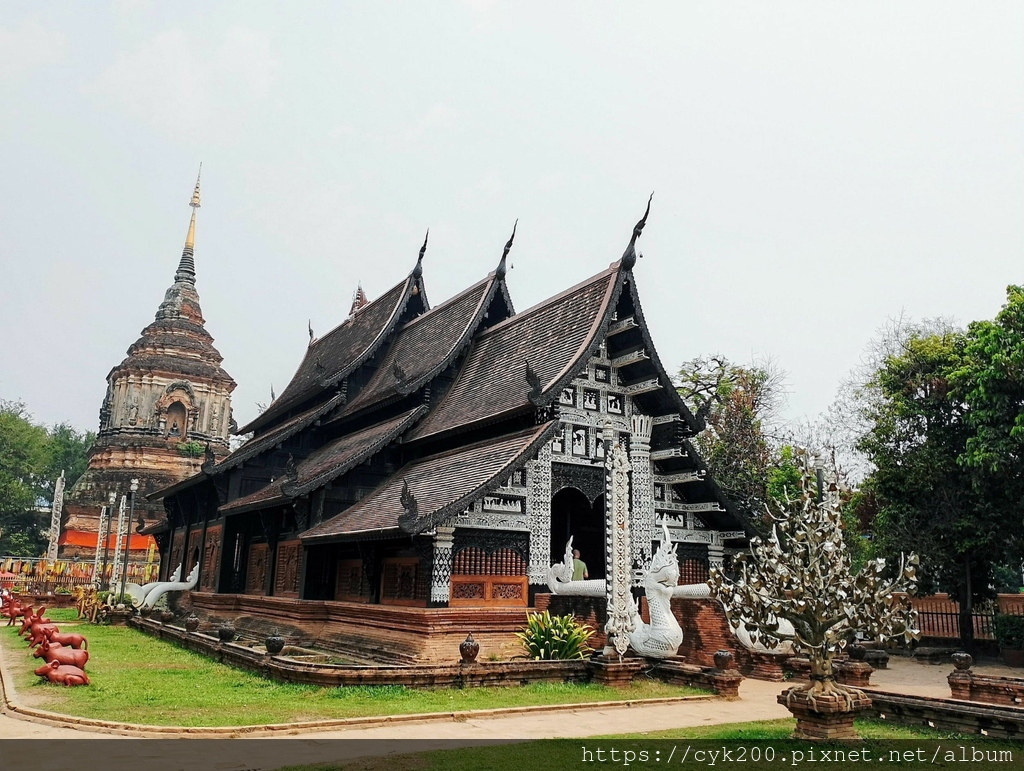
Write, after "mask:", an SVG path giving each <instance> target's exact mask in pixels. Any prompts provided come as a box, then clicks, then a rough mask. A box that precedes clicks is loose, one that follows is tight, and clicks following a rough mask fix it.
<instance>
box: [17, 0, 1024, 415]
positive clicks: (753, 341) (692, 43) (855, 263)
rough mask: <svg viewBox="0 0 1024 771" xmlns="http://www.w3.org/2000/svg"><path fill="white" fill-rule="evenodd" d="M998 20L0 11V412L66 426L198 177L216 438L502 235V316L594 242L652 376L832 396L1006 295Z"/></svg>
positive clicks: (468, 9)
mask: <svg viewBox="0 0 1024 771" xmlns="http://www.w3.org/2000/svg"><path fill="white" fill-rule="evenodd" d="M1022 30H1024V3H1021V2H1019V1H1017V0H1015V1H1013V2H993V1H988V2H985V3H967V2H959V3H942V2H935V1H934V0H929V1H928V2H920V3H911V2H900V3H892V2H877V3H871V2H858V3H822V2H818V0H815V1H814V2H805V3H797V2H750V3H725V2H722V3H707V2H665V3H648V4H644V5H640V4H635V3H630V4H626V3H615V4H613V3H595V2H586V3H551V2H544V3H524V2H515V3H512V2H509V3H497V2H489V1H488V0H473V1H470V0H467V1H466V2H449V3H441V2H430V3H424V2H407V3H397V2H395V3H377V2H364V3H360V4H351V3H344V4H343V3H338V2H319V3H316V2H303V3H289V4H286V3H273V4H271V3H266V2H262V3H253V2H235V3H231V2H223V3H205V2H203V3H200V2H174V3H166V2H165V3H156V2H145V1H143V0H134V1H129V0H123V1H122V2H112V3H106V4H101V3H98V2H97V3H92V2H89V3H45V2H40V3H35V2H34V3H17V4H8V5H7V6H6V7H5V9H4V12H3V14H2V16H0V169H2V172H3V174H2V176H3V180H4V183H5V184H3V185H2V187H0V225H2V237H0V264H2V268H3V271H2V274H0V275H2V278H0V282H2V283H0V397H2V398H20V399H23V400H24V401H26V402H27V403H28V406H29V408H30V410H31V411H32V412H33V413H34V414H35V416H36V418H37V419H39V420H42V421H45V422H55V421H59V420H65V419H66V420H70V421H71V422H72V423H74V424H75V425H77V426H79V427H80V428H83V429H85V428H88V429H93V430H94V429H95V428H96V424H97V412H98V409H99V406H100V402H101V400H102V398H103V393H104V389H105V380H104V378H105V376H106V374H107V372H108V371H109V370H110V368H111V367H113V366H114V365H115V364H117V363H118V362H119V361H120V360H121V359H122V358H123V356H124V354H125V350H126V349H127V347H128V346H129V345H130V344H131V343H132V342H133V341H134V340H135V339H136V338H137V336H138V334H139V332H140V331H141V329H142V327H143V326H145V325H146V324H147V323H149V322H150V321H151V320H152V318H153V314H154V313H155V311H156V308H157V305H158V304H159V302H160V300H161V299H162V296H163V292H164V290H165V289H166V287H167V286H168V285H169V284H170V283H171V278H172V275H173V273H174V269H175V267H176V265H177V262H178V258H179V256H180V254H181V247H182V243H183V241H184V237H185V231H186V229H187V225H188V217H189V213H190V210H189V208H188V205H187V204H188V201H189V197H190V195H191V190H192V186H193V184H194V182H195V173H196V168H197V166H198V165H199V162H200V161H203V164H204V165H203V208H202V209H201V210H200V212H199V226H198V234H197V240H196V264H197V270H198V274H199V282H198V288H199V292H200V296H201V298H202V302H203V311H204V314H205V316H206V319H207V328H208V329H209V330H210V332H211V333H212V334H213V336H214V338H215V339H216V344H217V347H218V348H219V350H220V351H221V353H222V354H223V355H224V358H225V362H224V366H225V367H226V369H227V370H228V372H229V373H230V374H231V375H232V376H233V377H234V378H235V380H237V381H238V384H239V385H238V389H237V390H236V391H235V398H234V405H235V416H236V418H237V419H238V422H239V423H240V424H244V423H245V422H247V421H248V420H249V419H251V418H252V417H253V416H254V415H255V414H256V407H255V403H256V402H257V401H263V402H265V401H267V400H268V398H269V389H270V384H271V383H273V384H274V386H275V388H276V389H277V392H278V393H280V392H281V391H282V390H283V388H284V386H285V384H286V383H287V381H288V379H289V378H290V376H291V374H292V372H293V370H294V368H295V366H296V364H297V363H298V361H299V359H300V358H301V356H302V353H303V351H304V349H305V346H306V342H307V339H308V337H307V333H306V320H307V318H311V319H312V323H313V328H314V330H315V331H316V332H317V333H318V334H321V333H323V332H325V331H327V329H329V328H330V327H333V326H335V325H336V324H337V323H339V322H340V321H341V320H342V319H343V318H344V317H345V315H346V313H347V310H348V307H349V304H350V302H351V297H352V292H353V291H354V289H355V286H356V282H357V281H360V280H361V281H362V283H363V286H364V287H365V289H366V291H367V293H368V294H369V295H370V297H371V298H373V297H376V296H378V295H379V294H380V293H381V292H382V291H384V290H385V289H387V288H388V287H389V286H391V285H392V284H394V283H397V281H399V280H400V278H401V277H402V276H403V275H404V274H406V273H407V272H408V271H409V270H410V269H411V268H412V265H413V263H414V260H415V257H416V253H417V250H418V248H419V245H420V242H421V241H422V238H423V231H424V230H425V229H426V228H427V227H429V228H430V238H431V243H430V248H429V251H428V253H427V258H426V263H425V275H426V281H427V289H428V296H429V298H430V300H431V301H432V303H434V304H437V303H438V302H440V301H442V300H444V299H445V298H447V297H450V296H451V295H452V294H454V293H456V292H458V291H459V290H461V289H463V288H464V287H466V286H468V285H469V284H471V283H472V282H474V281H476V280H478V279H479V278H481V277H482V276H483V275H484V274H486V273H487V272H488V271H490V270H491V269H492V268H493V267H494V265H495V264H496V263H497V260H498V257H499V256H500V254H501V247H502V245H503V244H504V242H505V240H506V239H507V238H508V233H509V231H510V229H511V226H512V222H513V221H514V220H515V219H516V218H517V217H518V218H519V233H518V235H517V238H516V244H515V247H514V248H513V252H512V258H513V263H514V266H515V268H514V270H512V271H511V272H510V273H509V285H510V289H511V291H512V295H513V299H514V301H515V303H516V307H517V308H518V309H520V310H522V309H525V308H527V307H529V306H530V305H533V304H534V303H536V302H538V301H540V300H542V299H544V298H545V297H548V296H550V295H552V294H555V293H557V292H559V291H561V290H563V289H565V288H567V287H568V286H570V285H572V284H575V283H577V282H578V281H580V280H582V279H584V278H586V277H587V276H590V275H593V274H594V273H597V272H598V271H600V270H602V269H603V268H604V267H606V266H607V265H608V263H609V262H611V261H612V260H614V259H617V258H618V257H619V255H620V254H621V253H622V250H623V248H624V247H625V245H626V242H627V240H628V238H629V234H630V230H631V228H632V226H633V223H634V222H635V221H636V220H637V218H638V217H639V215H640V214H641V213H642V211H643V207H644V204H645V202H646V198H647V195H648V193H649V192H650V191H651V190H654V191H655V196H654V204H653V209H652V213H651V217H650V220H649V222H648V226H647V230H646V232H645V233H644V236H643V238H642V239H641V242H640V249H641V251H642V252H643V253H644V254H645V255H646V256H645V258H644V259H643V260H641V261H640V262H639V263H638V266H637V269H636V273H637V276H638V283H639V288H640V292H641V296H642V298H643V303H644V309H645V312H646V314H647V317H648V320H649V321H650V323H651V326H652V328H653V333H654V339H655V341H656V343H657V345H658V349H659V353H660V355H661V358H662V360H663V361H664V362H665V364H666V366H667V367H668V368H669V369H670V370H673V371H674V369H675V368H677V367H678V365H679V364H680V363H681V362H682V361H684V360H686V359H689V358H692V357H694V356H697V355H700V354H705V353H714V352H720V353H723V354H725V355H727V356H728V357H730V358H732V359H734V360H737V361H740V362H745V361H749V360H750V359H751V357H753V356H770V357H773V358H775V359H776V360H777V362H778V364H779V365H780V366H781V367H782V368H784V369H786V370H788V371H789V373H790V375H789V387H790V390H791V396H790V404H789V408H788V412H787V414H788V415H789V416H790V417H801V416H805V415H807V416H813V415H814V414H816V413H818V412H819V411H821V410H822V409H824V408H825V407H826V406H827V405H828V404H829V403H830V402H831V401H832V399H833V396H834V393H835V389H836V386H837V384H838V382H839V380H840V379H841V378H842V377H843V375H844V374H845V373H846V372H847V371H848V370H849V369H850V368H851V367H853V366H854V365H855V364H856V363H857V361H858V359H859V357H860V354H861V351H862V350H863V348H864V345H865V343H866V342H867V340H868V339H869V338H870V337H871V336H872V334H873V332H874V330H875V329H876V328H877V327H879V326H880V325H882V324H883V323H884V322H885V320H886V319H887V318H888V317H890V316H895V315H898V314H900V313H901V312H906V313H907V314H909V315H912V316H914V317H918V318H921V317H930V316H936V315H948V316H954V317H956V318H958V319H959V320H961V321H963V322H967V321H970V320H973V319H977V318H991V317H992V316H993V315H994V314H995V313H996V312H997V311H998V309H999V307H1000V306H1001V304H1002V302H1003V300H1004V299H1005V295H1004V289H1005V286H1006V285H1007V284H1009V283H1020V282H1022V281H1024V274H1022V271H1021V264H1022V262H1021V252H1022V246H1024V33H1022Z"/></svg>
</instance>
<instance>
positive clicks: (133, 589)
mask: <svg viewBox="0 0 1024 771" xmlns="http://www.w3.org/2000/svg"><path fill="white" fill-rule="evenodd" d="M181 568H182V565H181V563H178V569H177V570H175V571H174V573H172V574H171V577H170V578H168V579H167V581H153V582H152V583H149V584H144V585H143V586H139V585H138V584H135V583H132V582H130V581H129V582H128V583H127V584H125V586H124V593H125V594H127V595H128V596H129V597H131V598H132V605H134V606H135V607H136V608H141V607H142V603H143V602H145V601H146V596H147V595H148V594H149V593H150V592H151V591H153V590H154V589H155V588H156V587H158V586H160V584H161V583H168V582H170V583H177V582H178V581H180V580H181Z"/></svg>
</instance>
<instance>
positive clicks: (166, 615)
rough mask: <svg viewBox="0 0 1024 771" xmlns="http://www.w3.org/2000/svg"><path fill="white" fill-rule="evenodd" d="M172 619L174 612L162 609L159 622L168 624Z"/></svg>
mask: <svg viewBox="0 0 1024 771" xmlns="http://www.w3.org/2000/svg"><path fill="white" fill-rule="evenodd" d="M172 621H174V613H172V612H171V611H169V610H165V611H162V612H161V613H160V623H161V624H169V623H171V622H172Z"/></svg>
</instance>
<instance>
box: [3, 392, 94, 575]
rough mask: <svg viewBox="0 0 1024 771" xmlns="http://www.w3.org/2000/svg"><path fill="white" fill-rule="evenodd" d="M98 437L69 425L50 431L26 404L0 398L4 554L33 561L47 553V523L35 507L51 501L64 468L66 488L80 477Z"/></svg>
mask: <svg viewBox="0 0 1024 771" xmlns="http://www.w3.org/2000/svg"><path fill="white" fill-rule="evenodd" d="M94 438H95V435H94V434H92V433H89V432H86V433H81V432H78V431H76V430H75V429H74V428H73V427H71V426H70V425H68V424H67V423H60V424H58V425H56V426H54V427H53V428H52V429H49V430H47V429H46V428H45V427H44V426H40V425H37V424H35V423H33V421H32V418H31V415H29V413H28V411H27V410H26V408H25V405H24V404H23V403H21V402H16V401H2V400H0V554H5V555H11V556H16V557H29V556H35V555H38V554H39V553H40V552H42V551H43V550H44V549H45V546H46V536H45V534H44V533H43V530H44V529H45V528H46V527H47V526H48V525H49V519H48V517H47V515H45V514H43V513H41V512H39V511H38V510H37V509H38V507H39V506H40V505H41V504H48V503H49V502H50V501H51V500H52V498H53V485H54V482H55V480H56V478H57V477H58V476H59V475H60V472H61V470H62V469H63V470H64V471H65V483H66V485H67V486H68V487H70V486H71V485H72V484H74V482H75V481H76V480H77V479H78V477H80V476H81V475H82V473H83V472H84V471H85V468H86V466H87V464H88V449H89V446H90V445H91V444H92V442H93V439H94Z"/></svg>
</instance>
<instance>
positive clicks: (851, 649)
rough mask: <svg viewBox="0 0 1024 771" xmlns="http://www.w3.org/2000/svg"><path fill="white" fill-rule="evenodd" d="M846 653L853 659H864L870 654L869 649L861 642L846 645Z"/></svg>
mask: <svg viewBox="0 0 1024 771" xmlns="http://www.w3.org/2000/svg"><path fill="white" fill-rule="evenodd" d="M846 653H847V654H848V655H849V656H850V660H851V661H864V659H865V658H866V657H867V655H868V649H867V648H865V647H864V646H863V645H861V644H860V643H853V644H852V645H848V646H846Z"/></svg>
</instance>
